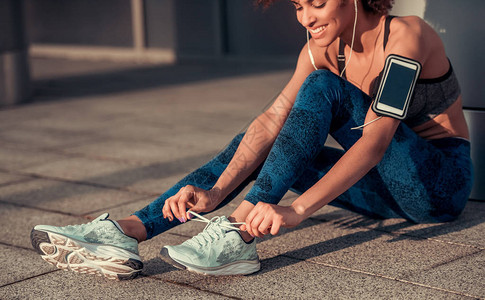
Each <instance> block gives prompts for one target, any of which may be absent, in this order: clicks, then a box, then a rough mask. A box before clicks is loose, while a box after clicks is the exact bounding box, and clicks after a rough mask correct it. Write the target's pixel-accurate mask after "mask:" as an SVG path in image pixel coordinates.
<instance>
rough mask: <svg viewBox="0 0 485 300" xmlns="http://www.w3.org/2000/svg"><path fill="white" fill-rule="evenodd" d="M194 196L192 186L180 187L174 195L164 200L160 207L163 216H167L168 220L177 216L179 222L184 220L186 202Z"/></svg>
mask: <svg viewBox="0 0 485 300" xmlns="http://www.w3.org/2000/svg"><path fill="white" fill-rule="evenodd" d="M193 196H194V191H193V187H192V186H185V187H183V188H181V189H180V190H179V191H178V192H177V193H176V194H175V195H173V196H172V197H170V198H168V199H167V200H165V204H164V206H163V208H162V213H163V217H164V218H168V219H169V221H170V222H172V221H173V220H174V218H177V219H178V220H179V221H180V222H182V223H183V222H185V221H186V220H187V219H186V210H187V203H190V201H191V200H192V198H193Z"/></svg>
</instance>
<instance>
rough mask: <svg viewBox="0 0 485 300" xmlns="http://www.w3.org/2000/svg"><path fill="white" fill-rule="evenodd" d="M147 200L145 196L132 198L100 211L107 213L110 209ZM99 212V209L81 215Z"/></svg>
mask: <svg viewBox="0 0 485 300" xmlns="http://www.w3.org/2000/svg"><path fill="white" fill-rule="evenodd" d="M147 199H148V198H147V197H146V196H143V197H141V198H134V199H132V200H129V201H125V202H121V203H118V204H115V205H113V206H108V207H104V208H103V209H102V210H103V211H109V210H110V209H116V208H118V207H121V206H123V205H127V204H132V203H135V202H138V201H143V200H147ZM150 199H151V198H150ZM99 211H100V209H95V210H93V211H89V212H86V213H84V214H83V215H92V214H94V213H98V212H99Z"/></svg>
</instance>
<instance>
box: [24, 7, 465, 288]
mask: <svg viewBox="0 0 485 300" xmlns="http://www.w3.org/2000/svg"><path fill="white" fill-rule="evenodd" d="M259 2H260V3H263V4H266V5H268V4H270V2H272V1H264V0H261V1H259ZM291 2H292V3H293V5H294V6H295V9H296V16H297V19H298V21H299V22H300V23H301V25H302V26H304V27H305V28H306V29H307V30H308V32H309V34H311V37H312V38H311V40H309V41H308V43H307V44H306V45H305V46H304V48H303V49H302V51H301V53H300V55H299V58H298V63H297V67H296V70H295V73H294V75H293V77H292V78H291V80H290V81H289V83H288V84H287V85H286V87H285V88H284V89H283V91H282V92H281V94H280V95H279V97H278V98H277V99H276V101H275V102H274V104H273V105H272V106H271V107H270V108H269V109H268V110H267V111H265V112H264V113H263V114H261V115H260V116H259V117H258V118H256V119H255V120H254V122H252V124H251V125H250V126H249V128H248V130H247V132H246V133H245V134H241V135H238V136H236V137H235V138H234V140H233V141H232V142H231V144H230V145H229V146H228V147H227V148H226V149H225V150H223V151H222V152H221V153H219V154H218V155H217V156H216V157H215V158H214V159H212V160H211V161H210V162H208V163H207V164H206V165H204V166H202V167H201V168H199V169H197V170H196V171H194V172H193V173H191V174H189V175H188V176H186V177H185V178H184V179H182V180H181V181H180V182H179V183H177V184H176V185H175V186H174V187H172V188H171V189H170V190H169V191H167V192H166V193H164V194H163V195H162V196H160V197H159V198H158V199H156V200H155V201H154V202H152V203H151V204H149V205H148V206H147V207H145V208H143V209H141V210H140V211H138V212H135V213H134V214H133V215H132V216H129V217H127V218H125V219H123V220H119V221H118V222H116V221H112V220H109V219H107V214H104V215H102V216H100V217H99V218H97V219H96V220H94V221H93V222H91V223H88V224H84V225H75V226H67V227H53V226H47V225H39V226H36V227H35V228H34V229H33V231H32V234H31V237H32V244H33V246H34V247H35V248H36V249H37V250H38V251H39V253H40V254H41V255H42V257H43V258H44V259H45V260H46V261H48V262H51V263H52V264H54V265H56V266H57V267H59V268H64V269H70V270H73V271H77V272H88V273H96V274H98V275H104V276H105V277H107V278H113V279H129V278H133V277H135V276H136V275H137V274H138V273H139V272H141V268H142V263H141V259H140V257H139V256H138V243H139V242H141V241H144V240H146V239H150V238H152V237H153V236H155V235H157V234H160V233H161V232H164V231H165V230H168V229H170V228H172V227H174V226H176V225H179V224H181V223H184V222H186V221H187V220H188V219H190V218H193V217H194V216H197V217H198V219H199V220H203V221H205V222H208V225H207V226H206V228H205V229H204V231H203V232H201V233H200V234H198V235H197V236H195V237H193V238H192V239H189V240H188V241H186V242H184V243H182V244H181V245H178V246H166V247H164V248H163V249H162V251H161V254H162V257H163V258H164V259H165V260H166V261H168V262H170V263H172V264H173V265H174V266H176V267H179V268H182V269H188V270H190V271H194V272H198V273H204V274H212V275H227V274H249V273H253V272H256V271H258V270H259V268H260V265H259V260H258V255H257V253H256V244H255V239H254V237H262V236H263V235H266V234H273V235H275V234H278V232H279V229H280V228H281V227H293V226H296V225H298V224H299V223H301V222H302V221H303V220H305V219H306V218H308V217H309V216H310V215H311V214H312V213H314V212H315V211H316V210H318V209H319V208H321V207H323V206H324V205H326V204H329V203H331V204H332V205H335V206H339V207H343V208H347V209H350V210H352V211H356V212H359V213H362V214H364V215H367V216H371V217H376V218H393V217H402V218H406V219H407V220H410V221H413V222H442V221H451V220H453V219H455V218H456V217H457V216H458V215H459V214H460V212H461V211H462V210H463V208H464V206H465V204H466V201H467V199H468V195H469V193H470V190H471V187H472V165H471V160H470V143H469V141H468V140H467V139H468V129H467V125H466V122H465V119H464V116H463V112H462V101H461V96H460V89H459V86H458V82H457V80H456V77H455V75H454V73H453V69H452V67H451V64H450V63H449V61H448V59H447V57H446V54H445V51H444V48H443V44H442V42H441V41H440V39H439V37H438V35H437V34H436V33H435V32H434V31H433V30H432V29H431V28H430V27H429V26H428V25H427V24H426V23H425V22H424V21H423V20H422V19H420V18H418V17H396V18H392V17H389V16H388V15H387V14H388V10H389V9H390V8H391V6H392V1H391V0H328V1H327V0H318V1H317V0H314V1H312V0H294V1H291ZM389 54H397V55H400V56H403V57H406V58H408V59H411V60H414V61H417V62H419V63H420V64H421V66H422V71H421V74H420V79H419V81H418V82H417V84H416V88H415V91H414V95H413V101H412V104H411V106H410V107H409V111H408V116H407V118H406V119H404V120H403V121H400V120H398V119H394V118H391V117H385V116H384V117H379V116H378V115H377V114H376V113H375V112H374V111H373V110H372V109H370V106H371V103H372V98H371V97H370V96H369V95H372V94H373V93H372V91H373V88H374V86H375V85H376V82H377V81H378V80H377V79H378V77H379V73H380V72H381V70H382V69H383V67H384V63H385V59H386V57H387V56H388V55H389ZM341 77H343V78H341ZM344 78H345V79H344ZM362 125H363V126H362ZM358 127H361V129H360V130H359V129H356V128H358ZM328 134H331V135H332V136H333V137H334V138H335V139H336V140H337V141H338V142H339V144H340V145H341V146H342V147H343V149H344V150H337V149H333V148H327V147H325V146H324V143H325V139H326V137H327V135H328ZM252 180H255V183H254V186H253V187H252V189H251V191H250V192H249V193H248V194H247V195H246V196H245V198H244V199H245V200H244V201H242V203H241V205H240V206H239V207H238V208H237V209H236V210H235V211H234V212H233V213H232V214H231V215H230V216H229V217H227V218H226V217H215V218H213V219H211V220H207V219H205V218H204V217H202V216H200V215H199V214H198V213H202V212H209V211H213V210H214V209H217V208H219V207H221V206H222V205H225V204H227V203H228V202H229V201H231V200H232V199H233V198H234V197H235V196H236V195H237V194H238V193H240V192H241V191H242V189H243V188H244V187H245V186H246V185H247V184H248V183H249V182H250V181H252ZM289 189H292V190H293V191H295V192H297V193H298V194H300V196H299V197H298V198H297V199H296V200H295V201H294V202H293V203H292V204H291V205H290V206H280V205H277V203H278V202H279V201H280V199H281V198H282V197H283V195H284V194H285V193H286V192H287V191H288V190H289ZM187 209H190V211H187Z"/></svg>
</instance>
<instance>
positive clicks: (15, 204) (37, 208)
mask: <svg viewBox="0 0 485 300" xmlns="http://www.w3.org/2000/svg"><path fill="white" fill-rule="evenodd" d="M143 199H145V198H144V197H143V198H136V199H133V200H130V201H126V202H123V203H120V204H118V205H114V206H111V207H107V208H103V210H108V209H114V208H117V207H120V206H123V205H126V204H130V203H133V202H137V201H140V200H143ZM0 204H6V205H12V206H16V207H22V208H28V209H33V210H37V211H42V212H48V213H55V214H60V215H64V216H70V217H83V218H86V216H89V215H90V214H92V213H94V212H97V211H99V209H96V210H94V211H90V212H87V213H83V214H73V213H69V212H65V211H60V210H55V209H48V208H41V207H37V206H30V205H27V204H21V203H13V202H8V201H3V200H0ZM86 219H88V220H90V219H91V218H89V217H87V218H86Z"/></svg>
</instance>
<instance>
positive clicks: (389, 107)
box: [372, 54, 421, 120]
mask: <svg viewBox="0 0 485 300" xmlns="http://www.w3.org/2000/svg"><path fill="white" fill-rule="evenodd" d="M420 72H421V64H420V63H419V62H417V61H415V60H412V59H409V58H406V57H402V56H399V55H396V54H390V55H389V56H388V57H387V58H386V64H385V65H384V70H383V72H382V77H381V78H380V83H379V88H378V90H377V94H376V97H375V99H374V103H373V104H372V110H373V111H374V112H375V113H376V114H378V115H384V116H388V117H392V118H396V119H399V120H403V119H405V118H406V116H407V112H408V108H409V105H410V102H411V98H412V96H413V91H414V86H415V84H416V81H417V80H418V78H419V73H420Z"/></svg>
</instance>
